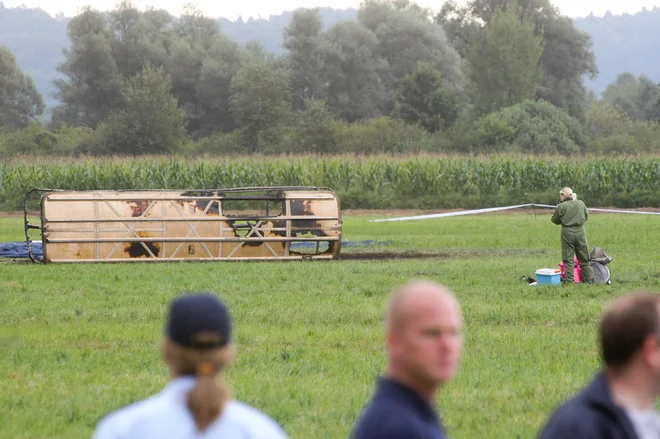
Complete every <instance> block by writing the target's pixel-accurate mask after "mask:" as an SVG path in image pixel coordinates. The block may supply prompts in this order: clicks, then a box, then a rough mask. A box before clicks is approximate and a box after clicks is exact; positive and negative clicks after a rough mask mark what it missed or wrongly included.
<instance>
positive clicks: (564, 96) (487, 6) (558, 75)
mask: <svg viewBox="0 0 660 439" xmlns="http://www.w3.org/2000/svg"><path fill="white" fill-rule="evenodd" d="M509 3H510V2H509V0H469V1H468V2H466V3H464V2H456V1H453V0H450V1H448V2H446V3H445V4H443V6H442V8H441V10H440V12H439V13H438V15H437V16H436V22H438V24H440V25H441V26H442V27H443V29H444V30H445V32H447V35H448V37H449V40H450V41H452V44H454V47H456V49H457V50H458V51H459V52H460V53H461V54H462V55H463V56H466V54H467V53H468V50H469V47H470V45H471V43H472V42H473V41H475V40H476V39H477V38H478V36H479V34H480V33H481V32H482V30H483V27H482V25H481V24H482V23H485V24H486V26H487V25H488V23H490V22H491V20H492V19H493V18H494V17H495V16H496V15H497V11H498V10H499V9H500V8H501V7H502V6H504V5H506V4H509ZM518 3H519V4H520V6H521V7H522V10H523V11H524V12H525V13H526V14H528V15H529V16H530V18H533V21H534V23H535V33H536V35H541V34H542V35H543V55H542V56H541V59H540V67H541V70H542V72H543V81H542V83H541V86H540V87H539V89H538V92H537V97H538V98H541V99H544V100H547V101H548V102H551V103H552V104H554V105H556V106H558V107H560V108H563V109H565V110H567V111H569V114H571V116H574V117H577V118H578V119H580V120H582V119H583V117H584V112H585V111H586V108H585V106H586V102H585V100H586V93H585V88H584V84H583V77H585V76H587V77H589V78H593V77H594V76H595V75H596V74H597V73H598V68H597V67H596V60H595V58H594V54H593V50H592V47H591V44H592V42H591V38H590V37H589V35H588V34H587V33H585V32H583V31H581V30H579V29H578V28H576V27H575V25H574V24H573V21H572V20H571V19H570V18H568V17H566V16H563V15H561V14H560V13H559V11H558V9H557V8H556V7H554V6H553V4H552V3H551V0H519V1H518Z"/></svg>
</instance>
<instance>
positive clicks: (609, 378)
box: [539, 294, 660, 439]
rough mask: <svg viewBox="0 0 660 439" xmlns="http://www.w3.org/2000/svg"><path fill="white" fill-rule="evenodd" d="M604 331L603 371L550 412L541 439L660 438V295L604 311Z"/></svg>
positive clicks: (637, 297)
mask: <svg viewBox="0 0 660 439" xmlns="http://www.w3.org/2000/svg"><path fill="white" fill-rule="evenodd" d="M599 336H600V349H601V356H602V360H603V370H602V371H601V372H599V373H597V374H596V376H595V377H594V379H593V380H592V382H591V384H590V385H589V386H588V387H586V388H585V389H584V390H582V392H580V393H579V394H578V395H576V396H575V397H573V398H571V399H570V400H569V401H567V402H565V403H564V404H562V405H561V406H560V407H559V408H558V409H557V410H556V411H555V412H554V413H553V414H552V415H551V416H550V418H549V420H548V421H547V424H546V425H545V426H544V428H543V429H542V430H541V432H540V436H539V438H540V439H559V438H581V439H601V438H608V439H647V438H656V439H657V438H659V437H660V416H659V414H658V413H657V412H656V410H655V400H656V398H657V397H658V396H660V296H659V295H658V294H632V295H628V296H625V297H621V298H619V299H617V300H616V301H614V302H613V303H612V304H610V305H609V306H608V307H607V308H606V310H605V312H604V313H603V316H602V318H601V321H600V327H599Z"/></svg>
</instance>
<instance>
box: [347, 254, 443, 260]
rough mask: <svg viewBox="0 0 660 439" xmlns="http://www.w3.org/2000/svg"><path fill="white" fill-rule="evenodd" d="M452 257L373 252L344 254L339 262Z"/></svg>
mask: <svg viewBox="0 0 660 439" xmlns="http://www.w3.org/2000/svg"><path fill="white" fill-rule="evenodd" d="M452 256H455V255H451V254H450V253H432V252H406V253H397V252H373V253H358V252H355V253H342V254H341V255H340V256H339V260H342V261H348V260H354V261H355V260H360V261H376V260H383V259H449V258H451V257H452Z"/></svg>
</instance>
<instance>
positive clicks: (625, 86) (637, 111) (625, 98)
mask: <svg viewBox="0 0 660 439" xmlns="http://www.w3.org/2000/svg"><path fill="white" fill-rule="evenodd" d="M603 101H604V102H606V103H608V104H609V105H611V106H613V107H615V108H617V109H618V110H620V111H622V112H623V113H625V114H626V115H627V116H628V117H629V118H631V119H632V120H652V119H658V118H660V87H659V86H658V85H657V84H655V83H653V82H652V81H651V80H650V79H649V78H648V77H646V76H643V75H642V76H640V77H639V78H636V77H635V76H634V75H633V74H632V73H629V72H626V73H622V74H620V75H619V76H617V78H616V81H615V82H613V83H612V84H610V85H608V86H607V88H606V89H605V91H603Z"/></svg>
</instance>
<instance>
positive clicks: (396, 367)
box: [386, 281, 463, 398]
mask: <svg viewBox="0 0 660 439" xmlns="http://www.w3.org/2000/svg"><path fill="white" fill-rule="evenodd" d="M462 329H463V319H462V316H461V311H460V307H459V304H458V301H457V300H456V298H455V297H454V295H453V294H452V292H451V291H449V290H448V289H447V288H445V287H443V286H442V285H438V284H436V283H434V282H428V281H417V282H412V283H409V284H407V285H403V286H401V287H399V288H397V289H396V290H394V292H393V293H392V296H391V298H390V301H389V304H388V308H387V317H386V340H387V350H388V359H389V362H388V374H389V376H392V377H395V378H396V379H398V380H399V381H400V382H403V383H406V384H408V385H409V386H412V387H413V388H415V389H417V390H418V391H419V392H421V393H422V394H424V395H427V397H429V398H430V397H431V395H432V394H433V392H434V391H435V388H436V387H437V386H438V385H440V384H442V383H444V382H447V381H449V380H450V379H452V377H453V376H454V374H455V373H456V371H457V369H458V365H459V362H460V359H461V352H462V347H463V334H462Z"/></svg>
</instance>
